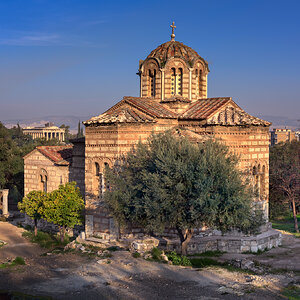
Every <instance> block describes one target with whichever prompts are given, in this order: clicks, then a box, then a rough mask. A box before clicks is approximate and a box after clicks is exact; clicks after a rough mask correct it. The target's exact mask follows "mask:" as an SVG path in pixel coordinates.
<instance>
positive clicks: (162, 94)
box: [160, 69, 165, 100]
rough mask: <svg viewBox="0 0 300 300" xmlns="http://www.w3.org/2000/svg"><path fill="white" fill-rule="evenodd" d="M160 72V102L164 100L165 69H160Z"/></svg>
mask: <svg viewBox="0 0 300 300" xmlns="http://www.w3.org/2000/svg"><path fill="white" fill-rule="evenodd" d="M160 71H161V100H164V99H165V69H160Z"/></svg>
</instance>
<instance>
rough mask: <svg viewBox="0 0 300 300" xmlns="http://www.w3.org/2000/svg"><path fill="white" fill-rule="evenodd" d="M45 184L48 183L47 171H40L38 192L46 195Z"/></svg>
mask: <svg viewBox="0 0 300 300" xmlns="http://www.w3.org/2000/svg"><path fill="white" fill-rule="evenodd" d="M47 183H48V177H47V171H46V170H45V169H42V170H41V172H40V190H41V191H43V192H45V193H47Z"/></svg>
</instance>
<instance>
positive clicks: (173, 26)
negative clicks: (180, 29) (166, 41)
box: [170, 21, 176, 42]
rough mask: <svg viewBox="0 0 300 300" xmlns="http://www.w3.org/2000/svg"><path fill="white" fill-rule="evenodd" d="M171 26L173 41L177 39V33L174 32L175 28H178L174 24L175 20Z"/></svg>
mask: <svg viewBox="0 0 300 300" xmlns="http://www.w3.org/2000/svg"><path fill="white" fill-rule="evenodd" d="M170 27H171V28H172V34H171V41H173V42H174V41H175V34H174V29H175V28H176V26H175V25H174V21H173V23H172V25H170Z"/></svg>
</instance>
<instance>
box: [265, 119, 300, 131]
mask: <svg viewBox="0 0 300 300" xmlns="http://www.w3.org/2000/svg"><path fill="white" fill-rule="evenodd" d="M259 118H261V119H263V120H266V121H269V122H272V126H271V128H274V127H275V128H285V127H287V128H289V129H293V130H297V129H298V130H299V128H300V116H299V118H298V119H290V118H288V117H280V116H265V115H261V116H259Z"/></svg>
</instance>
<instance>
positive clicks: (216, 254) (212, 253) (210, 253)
mask: <svg viewBox="0 0 300 300" xmlns="http://www.w3.org/2000/svg"><path fill="white" fill-rule="evenodd" d="M224 253H226V252H223V251H218V250H217V251H211V250H209V251H205V252H202V253H195V254H192V255H189V256H204V257H219V256H222V255H223V254H224Z"/></svg>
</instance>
